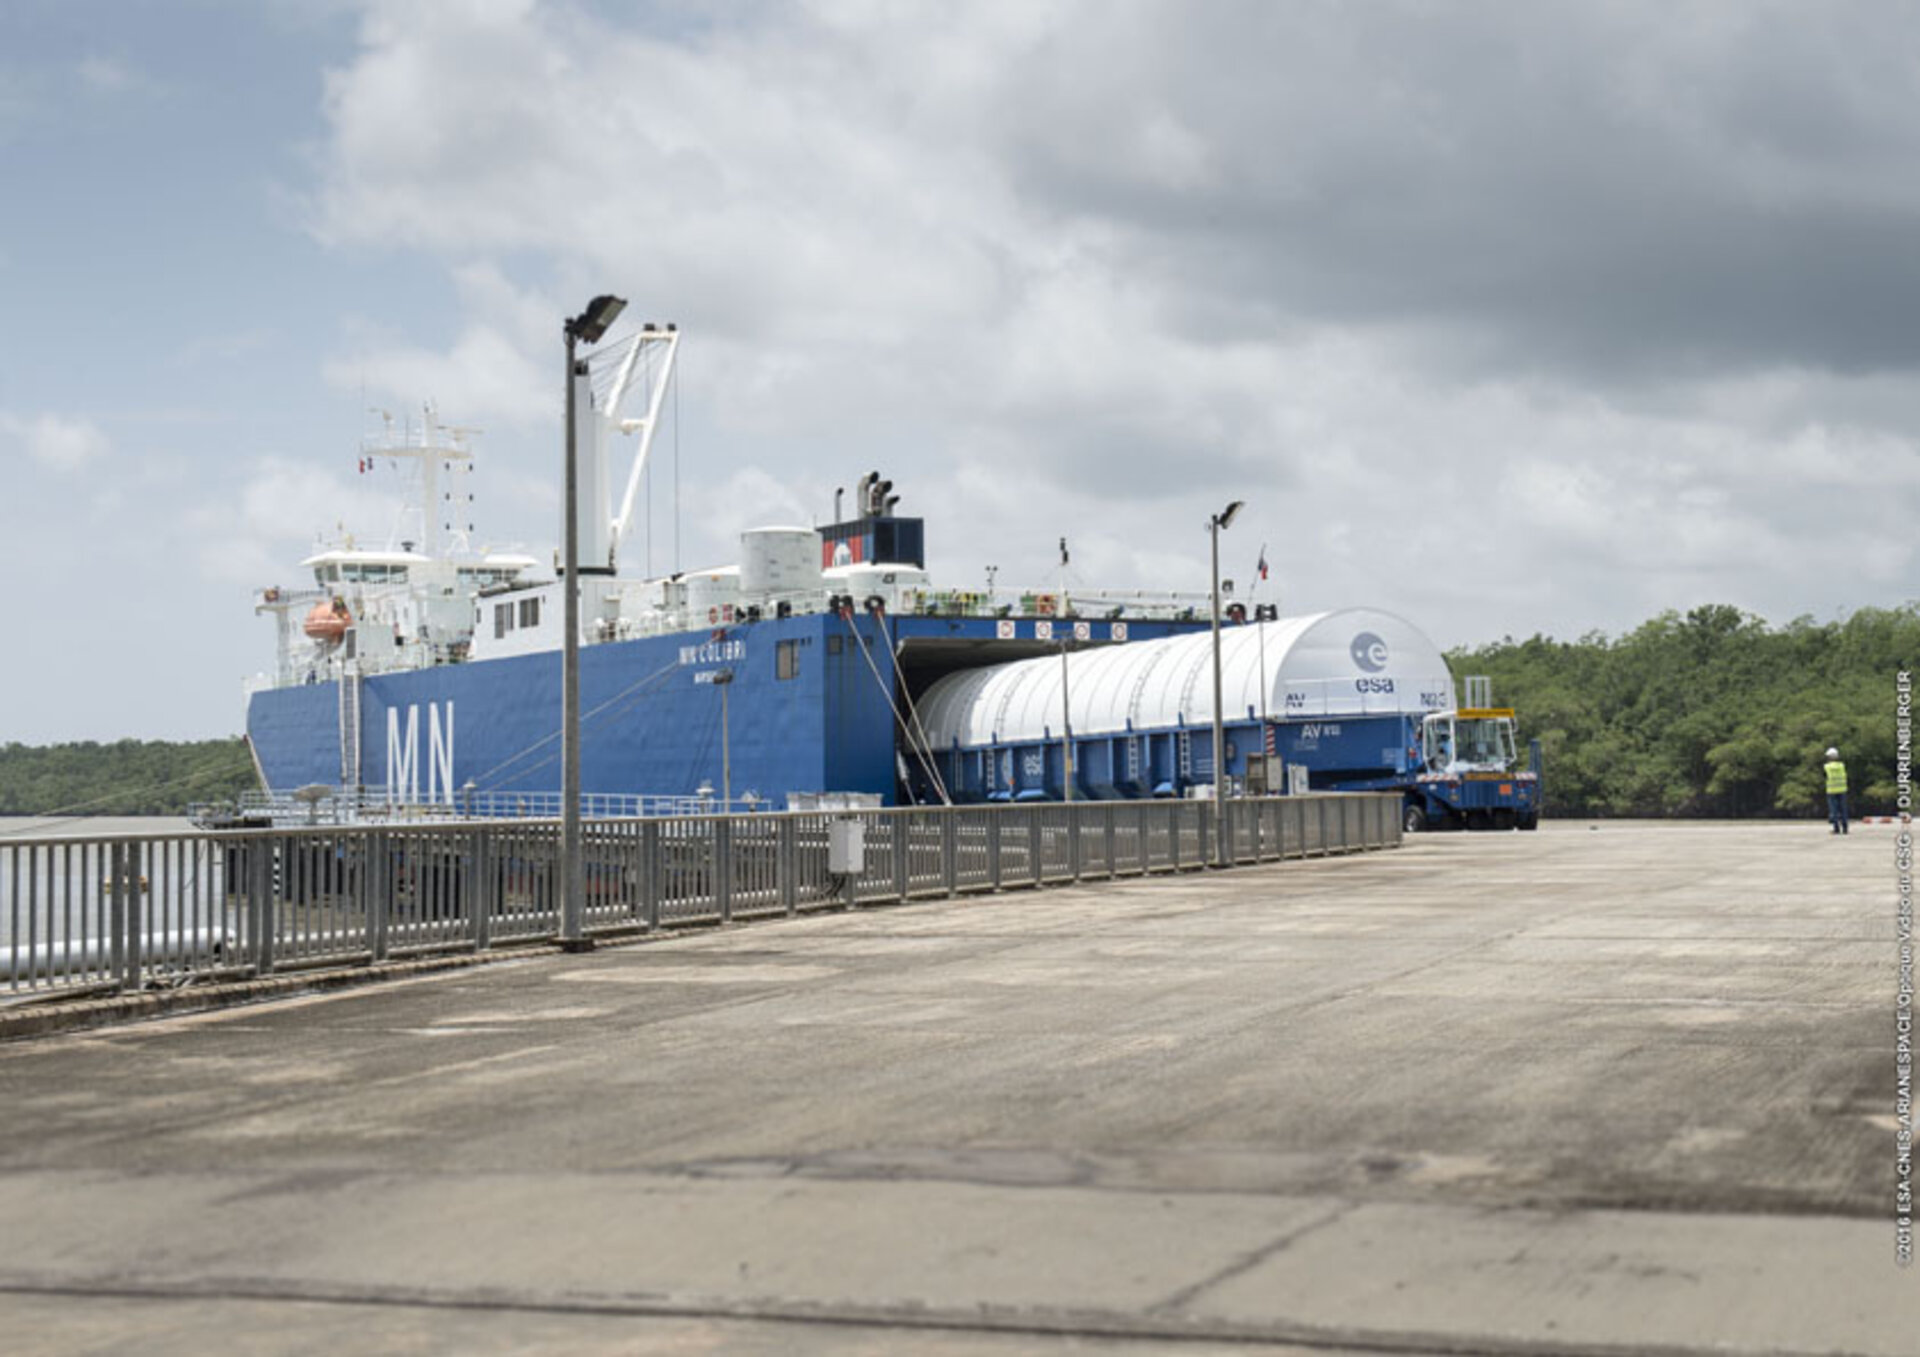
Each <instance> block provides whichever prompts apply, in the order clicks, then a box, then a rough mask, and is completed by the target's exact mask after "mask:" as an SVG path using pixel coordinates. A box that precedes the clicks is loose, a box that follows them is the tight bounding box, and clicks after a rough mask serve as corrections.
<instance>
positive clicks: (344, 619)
mask: <svg viewBox="0 0 1920 1357" xmlns="http://www.w3.org/2000/svg"><path fill="white" fill-rule="evenodd" d="M352 623H353V618H352V616H351V615H350V614H349V613H348V612H347V605H346V604H344V603H342V602H341V601H340V600H339V599H337V598H336V599H335V600H333V602H331V603H328V602H327V601H326V600H325V599H322V600H321V601H320V602H318V603H316V604H314V605H313V611H312V612H310V613H308V614H307V622H306V626H305V628H304V630H305V631H306V633H307V635H309V636H311V637H312V638H313V639H314V640H316V641H324V642H325V643H326V644H328V645H334V644H336V643H337V642H338V641H339V640H340V638H341V637H342V636H345V635H346V634H347V628H348V627H349V626H350V625H352Z"/></svg>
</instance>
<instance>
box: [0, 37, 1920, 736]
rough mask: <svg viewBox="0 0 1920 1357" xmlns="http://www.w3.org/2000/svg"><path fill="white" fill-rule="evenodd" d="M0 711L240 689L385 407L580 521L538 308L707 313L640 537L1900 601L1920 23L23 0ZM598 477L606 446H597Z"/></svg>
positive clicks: (1332, 576)
mask: <svg viewBox="0 0 1920 1357" xmlns="http://www.w3.org/2000/svg"><path fill="white" fill-rule="evenodd" d="M0 176H3V182H4V184H5V186H6V187H5V191H4V193H3V194H0V468H4V474H5V490H4V494H0V544H4V550H5V553H6V559H7V560H8V561H9V562H10V563H11V565H12V567H13V569H12V572H11V574H10V579H9V587H8V589H7V615H8V626H7V631H6V642H5V654H6V657H7V661H8V662H7V663H6V664H5V665H4V667H0V698H4V701H0V741H5V740H22V741H26V742H30V743H34V742H45V741H52V740H62V739H84V738H95V739H108V738H117V737H120V736H124V735H136V736H142V737H163V736H164V737H188V736H207V735H217V734H227V733H231V732H235V731H238V730H239V729H240V728H241V725H242V721H243V699H242V693H241V682H242V680H243V678H244V677H245V676H246V675H248V674H250V673H252V672H254V671H256V670H259V669H262V668H264V667H266V666H267V665H268V664H269V663H270V659H271V653H272V633H271V627H270V625H269V623H268V622H267V621H266V620H265V619H263V618H257V617H255V616H254V615H253V614H252V611H251V606H250V605H251V598H252V591H253V590H254V589H256V588H258V587H259V586H262V585H267V584H273V583H285V584H292V583H294V582H296V580H297V570H296V562H297V561H298V560H299V559H300V557H301V556H302V555H304V554H306V552H307V550H308V549H309V547H310V545H311V544H312V543H313V542H314V540H315V535H316V533H320V532H326V531H330V530H332V529H334V527H335V525H336V524H340V523H344V524H345V525H346V526H347V527H349V528H352V529H355V530H356V531H357V532H358V533H359V534H360V535H361V537H362V538H363V539H377V538H381V537H383V536H384V535H385V533H386V532H387V530H388V526H389V525H390V523H391V521H392V510H393V504H394V500H393V498H392V497H393V496H394V495H395V494H397V493H398V489H399V487H398V482H397V481H396V479H395V478H394V477H392V476H391V475H384V476H383V475H375V476H371V477H363V476H360V475H358V474H357V465H356V463H357V458H358V456H359V450H360V440H361V438H362V436H363V435H365V434H367V433H368V432H370V431H371V430H372V429H374V428H375V427H376V425H377V419H376V417H375V416H372V415H370V414H369V413H368V411H369V409H370V408H380V407H384V408H387V409H390V410H393V411H395V412H402V411H406V410H409V409H418V408H419V406H420V404H421V403H422V402H423V401H427V400H431V401H433V402H435V403H436V405H437V407H438V409H439V410H440V411H441V413H442V414H443V415H444V416H445V417H446V418H447V419H449V420H451V421H453V422H457V423H461V424H466V425H474V426H478V427H480V428H482V429H484V430H485V432H484V434H483V435H482V436H481V437H480V439H479V441H478V451H479V455H480V464H479V469H478V470H477V471H476V472H475V473H474V475H473V477H472V488H473V491H474V494H475V496H476V505H475V511H474V519H475V523H476V529H477V534H476V535H477V536H478V537H479V538H480V539H481V540H483V541H486V542H492V543H495V544H503V545H504V544H509V543H517V544H520V545H523V546H525V547H527V548H529V549H532V550H534V551H535V552H536V553H537V554H539V555H541V556H543V557H546V556H548V555H549V554H550V552H551V549H552V545H553V543H554V540H555V537H556V529H557V516H558V515H557V504H558V475H559V438H560V429H561V425H560V418H559V404H560V400H561V394H562V393H561V384H560V380H559V372H560V368H561V350H560V328H559V327H560V323H561V321H562V320H563V319H564V317H565V316H566V315H568V314H570V313H572V312H574V311H577V310H578V309H579V307H580V305H581V304H582V303H583V302H584V301H585V300H586V299H587V298H588V297H589V296H591V295H593V294H594V293H596V292H600V291H616V292H619V293H621V294H622V295H624V296H627V297H629V298H631V299H632V305H631V307H630V309H629V313H628V319H629V320H633V321H637V320H640V319H654V320H660V321H667V320H671V321H675V322H677V323H678V324H679V325H680V326H681V327H682V329H683V330H684V331H685V332H686V340H685V344H684V346H683V350H682V353H683V360H682V361H683V370H682V379H681V383H680V391H679V395H678V418H677V421H676V422H675V424H674V425H673V426H672V427H671V428H669V429H668V430H667V431H665V432H663V434H662V453H661V457H660V460H659V463H658V465H659V475H658V476H657V477H656V481H655V485H654V488H653V493H652V503H653V514H654V520H655V525H654V531H653V541H652V542H651V544H645V543H638V544H635V545H634V548H633V551H632V553H631V555H630V559H631V561H632V563H633V564H634V565H635V566H637V567H640V568H644V567H645V565H646V563H647V558H648V557H649V555H650V557H651V560H652V563H653V565H654V566H655V567H656V568H667V567H670V566H671V565H673V564H674V563H675V558H674V536H675V527H674V518H673V514H672V510H671V505H672V488H671V481H672V467H673V462H674V459H675V458H676V457H677V459H678V466H679V480H680V514H679V528H678V532H679V539H680V556H679V560H678V563H679V564H681V565H685V566H697V565H702V564H711V563H716V562H720V561H725V560H731V559H733V557H734V555H735V554H736V553H735V546H734V539H735V536H736V534H737V533H738V531H739V530H740V529H741V528H742V527H746V526H752V525H754V524H758V523H769V522H794V521H799V522H809V521H815V520H821V521H824V520H825V519H826V518H827V517H828V516H829V515H830V512H831V506H832V502H833V490H834V488H835V487H836V486H841V485H848V484H850V483H851V482H852V481H853V480H854V478H856V477H857V476H858V475H859V474H860V473H861V472H863V471H865V470H868V469H870V468H879V469H881V470H882V471H884V472H885V473H886V474H888V475H889V476H890V477H892V479H893V480H894V481H895V482H896V486H897V488H898V489H899V490H900V491H901V492H902V494H903V499H902V502H901V511H902V512H913V513H921V514H924V515H926V516H927V518H928V519H929V524H928V542H929V555H930V561H929V564H930V565H931V566H932V568H933V570H934V571H935V573H936V575H937V577H938V578H939V580H940V581H941V582H943V583H947V584H951V585H954V586H965V585H969V584H973V583H976V582H981V581H983V580H984V576H985V570H986V567H987V566H988V565H994V566H997V567H999V578H1000V581H1001V582H1002V583H1003V584H1005V583H1018V582H1036V583H1037V582H1041V581H1044V580H1048V579H1050V578H1053V576H1054V573H1055V571H1056V557H1057V553H1056V548H1055V543H1056V541H1057V539H1058V538H1059V537H1060V536H1062V535H1065V536H1067V537H1068V538H1069V539H1070V541H1071V544H1072V548H1073V564H1072V578H1073V580H1074V581H1076V582H1077V583H1079V584H1081V585H1083V586H1089V587H1097V586H1113V587H1145V588H1159V589H1203V588H1204V587H1205V584H1206V578H1207V536H1206V531H1205V526H1206V522H1207V516H1208V515H1209V514H1210V513H1212V512H1214V511H1216V510H1217V509H1219V508H1220V507H1221V506H1222V505H1224V504H1225V503H1226V502H1227V501H1228V500H1230V499H1244V500H1245V501H1247V505H1248V507H1247V510H1246V512H1245V514H1244V515H1243V517H1242V518H1241V520H1240V521H1239V523H1237V524H1236V525H1235V527H1234V528H1233V529H1232V531H1231V532H1230V533H1229V534H1227V537H1226V539H1225V541H1224V544H1223V555H1224V558H1225V573H1226V574H1228V575H1230V576H1236V577H1238V578H1239V579H1240V580H1241V581H1242V590H1243V592H1244V589H1245V581H1246V580H1247V578H1248V577H1249V576H1250V575H1251V574H1252V569H1253V563H1254V560H1255V558H1256V556H1257V554H1258V551H1259V548H1260V546H1261V544H1262V543H1265V544H1266V547H1267V554H1268V558H1269V561H1270V563H1271V565H1272V568H1273V575H1272V579H1271V580H1270V581H1269V582H1268V584H1267V585H1266V586H1264V592H1263V594H1262V595H1261V597H1263V598H1269V599H1274V598H1277V600H1278V601H1279V602H1280V603H1281V605H1282V607H1283V610H1285V611H1288V612H1297V611H1310V610H1317V609H1322V608H1328V607H1338V606H1344V605H1370V606H1376V607H1383V608H1386V609H1389V610H1391V611H1395V612H1399V613H1402V614H1404V615H1405V616H1407V617H1409V618H1411V619H1412V620H1414V621H1415V622H1416V623H1417V624H1419V625H1420V626H1422V627H1423V628H1424V629H1425V630H1427V631H1428V632H1429V634H1431V635H1432V636H1433V637H1434V638H1435V640H1437V641H1438V642H1439V643H1440V644H1442V645H1443V646H1452V645H1457V644H1463V643H1472V642H1478V641H1485V640H1491V639H1497V638H1499V637H1501V636H1503V635H1509V634H1510V635H1513V636H1516V637H1518V636H1526V635H1530V634H1532V633H1534V632H1545V633H1547V634H1550V635H1554V636H1560V637H1569V638H1570V637H1575V636H1579V635H1581V634H1584V633H1586V632H1589V631H1592V630H1596V629H1598V630H1603V631H1607V632H1610V633H1617V632H1619V631H1622V630H1625V629H1628V628H1631V627H1632V626H1634V625H1636V624H1637V623H1639V622H1640V621H1642V620H1644V619H1645V618H1647V617H1649V616H1651V615H1653V614H1655V613H1657V612H1659V611H1661V610H1663V609H1666V608H1681V609H1685V608H1689V607H1692V606H1695V605H1698V604H1701V603H1708V602H1723V603H1732V604H1735V605H1737V606H1739V607H1741V608H1744V609H1747V610H1749V611H1752V612H1755V613H1758V614H1760V615H1762V616H1764V617H1766V618H1768V619H1769V620H1771V621H1774V622H1784V621H1787V620H1789V619H1791V618H1793V617H1795V616H1797V615H1800V614H1812V615H1813V616H1814V617H1816V618H1817V619H1820V620H1826V619H1830V618H1832V617H1835V616H1837V615H1840V614H1842V613H1844V612H1846V611H1850V610H1851V609H1853V608H1856V607H1860V606H1862V605H1881V606H1885V605H1893V604H1897V603H1901V602H1904V601H1906V600H1908V599H1911V598H1914V597H1916V596H1920V585H1916V583H1915V564H1916V563H1915V558H1914V548H1913V541H1914V536H1915V529H1916V525H1917V524H1920V455H1917V454H1916V443H1915V438H1916V435H1917V434H1920V380H1917V379H1920V10H1915V9H1911V8H1906V7H1898V6H1886V5H1846V4H1835V3H1822V4H1811V3H1808V4H1797V5H1775V4H1766V3H1750V2H1745V0H1743V3H1739V4H1732V3H1728V4H1694V5H1685V6H1680V7H1677V8H1676V7H1675V6H1674V5H1673V4H1671V3H1651V4H1644V5H1643V4H1635V3H1609V4H1604V5H1598V4H1596V5H1580V6H1576V5H1540V4H1533V3H1517V2H1516V3H1508V4H1469V3H1460V4H1450V5H1434V4H1407V5H1396V4H1390V3H1372V4H1366V5H1354V4H1335V3H1306V2H1305V0H1187V2H1186V3H1130V2H1129V0H1007V2H1005V3H1002V2H1000V0H969V3H967V4H963V5H932V4H909V3H896V4H886V3H877V2H875V0H848V2H847V3H750V2H747V0H742V2H741V3H731V4H729V3H719V4H693V3H687V2H685V0H663V2H661V3H643V2H642V0H630V2H629V0H599V2H598V3H586V2H585V0H550V2H536V0H446V2H445V3H433V2H430V0H400V2H396V3H384V2H382V0H368V3H363V4H361V3H345V2H344V0H310V2H306V3H302V2H300V0H170V2H169V3H159V2H158V0H156V2H155V3H138V2H137V0H118V2H117V3H115V2H110V0H83V2H80V3H75V2H74V0H9V3H8V4H7V5H6V6H5V7H4V8H0ZM621 474H622V475H623V474H624V473H621Z"/></svg>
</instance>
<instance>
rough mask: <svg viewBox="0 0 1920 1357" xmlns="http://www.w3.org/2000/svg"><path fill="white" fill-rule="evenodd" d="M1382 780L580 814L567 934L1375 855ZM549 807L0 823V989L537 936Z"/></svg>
mask: <svg viewBox="0 0 1920 1357" xmlns="http://www.w3.org/2000/svg"><path fill="white" fill-rule="evenodd" d="M1400 805H1401V798H1400V795H1399V794H1398V793H1397V792H1393V793H1317V794H1311V795H1303V796H1290V797H1248V798H1236V799H1233V800H1229V801H1228V802H1226V804H1225V806H1224V808H1223V811H1224V814H1225V815H1226V816H1227V825H1226V829H1227V833H1226V835H1225V845H1226V854H1227V858H1228V861H1227V862H1226V863H1225V864H1217V863H1216V861H1215V857H1216V854H1217V853H1218V852H1219V845H1220V843H1221V839H1220V837H1219V836H1218V835H1217V833H1216V830H1217V824H1216V821H1215V819H1214V816H1215V815H1216V813H1219V812H1216V809H1215V807H1214V805H1213V803H1211V802H1208V801H1172V800H1167V801H1091V802H1075V803H1072V804H1061V803H1032V804H1025V805H993V806H941V807H897V808H885V809H881V808H869V809H857V810H838V811H779V812H770V811H768V812H757V813H752V814H745V813H736V814H700V815H653V816H629V817H615V818H606V819H592V820H588V821H586V822H585V823H584V824H583V825H582V827H581V857H580V880H581V889H582V895H583V897H584V913H585V925H586V929H587V932H588V933H589V934H590V935H591V936H593V937H596V938H600V939H603V940H614V939H618V938H623V937H630V936H634V935H641V934H647V933H653V932H658V931H660V930H665V929H673V928H681V927H688V926H694V925H705V924H724V923H737V922H742V921H745V920H749V919H756V918H768V917H788V916H792V915H795V914H799V913H803V912H807V911H812V910H824V909H840V908H854V907H860V906H866V905H878V904H891V903H901V902H905V901H910V900H921V899H935V898H952V897H956V896H962V895H970V894H974V893H984V892H993V891H1004V890H1013V889H1019V888H1023V887H1035V886H1042V885H1047V884H1054V883H1066V882H1074V881H1089V880H1106V879H1110V878H1119V877H1128V876H1141V875H1146V874H1150V873H1161V872H1181V871H1191V870H1196V869H1201V868H1206V867H1210V866H1215V865H1230V866H1247V865H1252V864H1256V863H1271V862H1278V861H1280V860H1282V859H1291V858H1302V857H1315V856H1320V855H1324V854H1334V853H1352V852H1360V851H1365V850H1370V849H1381V848H1390V847H1393V846H1395V845H1397V844H1398V843H1399V842H1400V838H1401V816H1400ZM560 851H561V825H560V822H559V821H558V820H557V819H552V818H546V819H509V820H503V819H485V818H471V819H460V820H436V819H421V820H395V821H390V822H385V823H375V822H361V823H355V824H316V825H314V826H311V827H301V828H287V827H275V828H270V829H228V830H219V831H200V832H192V833H185V832H176V833H166V834H131V835H130V834H113V835H90V836H87V835H82V836H64V837H37V838H11V839H0V1001H4V1002H33V1001H38V1000H42V999H45V998H49V997H53V998H61V997H79V996H84V995H95V994H99V993H102V992H115V991H117V992H131V991H138V990H148V989H159V988H173V987H178V986H182V985H191V984H204V983H208V982H215V981H223V980H238V979H257V978H261V977H265V976H270V975H275V974H280V973H283V972H289V971H299V970H302V969H308V968H316V967H320V968H325V967H347V966H361V965H367V964H370V963H380V962H386V961H394V960H401V959H407V958H421V957H429V956H434V955H437V954H444V953H465V952H479V951H486V950H488V949H492V948H499V947H505V946H522V945H527V944H538V943H548V942H552V941H554V940H555V939H556V938H557V936H558V933H559V928H560V884H559V878H560Z"/></svg>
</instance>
